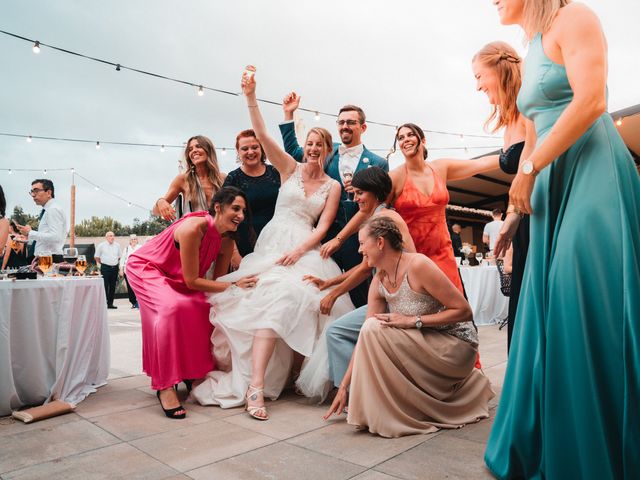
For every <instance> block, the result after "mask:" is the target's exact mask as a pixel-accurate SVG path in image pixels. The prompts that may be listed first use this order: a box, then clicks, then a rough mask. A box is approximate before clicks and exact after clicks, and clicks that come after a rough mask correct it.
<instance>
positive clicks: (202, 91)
mask: <svg viewBox="0 0 640 480" xmlns="http://www.w3.org/2000/svg"><path fill="white" fill-rule="evenodd" d="M203 95H204V88H203V87H202V85H200V86H199V87H198V96H199V97H201V96H203Z"/></svg>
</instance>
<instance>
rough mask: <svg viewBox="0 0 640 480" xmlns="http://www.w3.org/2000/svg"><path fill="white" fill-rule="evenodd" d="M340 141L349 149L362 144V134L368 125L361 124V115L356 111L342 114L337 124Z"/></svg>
mask: <svg viewBox="0 0 640 480" xmlns="http://www.w3.org/2000/svg"><path fill="white" fill-rule="evenodd" d="M336 125H337V126H338V133H339V134H340V140H341V141H342V143H343V144H344V145H345V146H347V147H353V146H356V145H360V144H361V143H362V134H363V133H364V131H365V130H366V129H367V125H366V124H363V123H360V115H359V114H358V112H356V111H353V110H351V111H347V112H342V113H340V115H338V120H337V122H336Z"/></svg>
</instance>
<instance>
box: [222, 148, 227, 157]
mask: <svg viewBox="0 0 640 480" xmlns="http://www.w3.org/2000/svg"><path fill="white" fill-rule="evenodd" d="M226 154H227V149H226V148H224V147H223V148H222V155H226Z"/></svg>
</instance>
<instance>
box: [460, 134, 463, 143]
mask: <svg viewBox="0 0 640 480" xmlns="http://www.w3.org/2000/svg"><path fill="white" fill-rule="evenodd" d="M460 141H461V142H464V135H463V134H462V133H461V134H460Z"/></svg>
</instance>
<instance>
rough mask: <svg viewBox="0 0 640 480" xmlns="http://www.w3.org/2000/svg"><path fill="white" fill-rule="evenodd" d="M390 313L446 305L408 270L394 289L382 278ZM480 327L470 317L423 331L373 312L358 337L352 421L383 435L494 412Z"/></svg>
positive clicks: (451, 424) (452, 424) (476, 418)
mask: <svg viewBox="0 0 640 480" xmlns="http://www.w3.org/2000/svg"><path fill="white" fill-rule="evenodd" d="M380 293H381V294H382V295H383V296H384V297H385V298H386V300H387V303H388V304H389V310H390V311H391V312H397V313H401V314H404V315H428V314H432V313H436V312H438V311H439V310H440V309H441V308H442V304H440V303H439V302H438V301H437V300H436V299H435V298H433V297H432V296H431V295H427V294H422V293H417V292H415V291H413V290H412V289H411V287H410V285H409V281H408V280H407V276H406V275H405V276H404V278H403V280H402V282H401V284H400V287H399V288H398V290H397V291H396V292H395V293H390V292H388V291H387V289H386V288H385V287H384V286H383V285H382V283H380ZM477 348H478V334H477V332H476V330H475V327H474V326H473V324H472V323H471V322H461V323H455V324H449V325H444V326H439V327H429V328H425V327H423V328H422V329H421V330H418V329H415V328H411V329H401V328H393V327H385V326H381V325H380V322H379V321H378V320H376V319H375V318H370V319H368V320H367V321H366V322H365V324H364V326H363V327H362V330H361V331H360V337H359V339H358V345H357V347H356V351H355V359H354V366H353V377H352V380H351V391H350V395H349V415H348V417H347V421H348V422H349V423H350V424H352V425H357V426H360V427H366V428H368V429H369V431H370V432H371V433H376V434H378V435H381V436H383V437H400V436H403V435H412V434H420V433H431V432H435V431H437V430H439V429H440V428H460V427H462V426H464V425H465V424H467V423H474V422H477V421H479V420H481V419H483V418H487V417H488V416H489V407H488V403H489V400H490V399H491V398H493V396H494V393H493V391H492V390H491V386H490V384H489V380H488V379H487V377H485V376H484V375H483V374H482V372H480V371H479V370H478V369H476V368H474V363H475V359H476V353H477Z"/></svg>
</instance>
